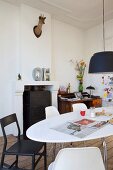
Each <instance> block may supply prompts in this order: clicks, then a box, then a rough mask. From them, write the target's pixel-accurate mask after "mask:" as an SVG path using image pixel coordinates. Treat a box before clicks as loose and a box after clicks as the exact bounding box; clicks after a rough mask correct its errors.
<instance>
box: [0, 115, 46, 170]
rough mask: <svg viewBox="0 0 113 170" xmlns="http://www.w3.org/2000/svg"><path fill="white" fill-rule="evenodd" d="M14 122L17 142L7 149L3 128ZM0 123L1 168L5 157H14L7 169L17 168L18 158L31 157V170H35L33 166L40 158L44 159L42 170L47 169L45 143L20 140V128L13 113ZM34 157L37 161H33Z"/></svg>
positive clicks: (0, 120)
mask: <svg viewBox="0 0 113 170" xmlns="http://www.w3.org/2000/svg"><path fill="white" fill-rule="evenodd" d="M14 122H15V123H16V125H17V130H18V136H17V142H16V143H14V144H13V145H12V146H11V147H10V148H8V149H7V143H8V142H7V135H6V130H5V127H6V126H7V125H10V124H12V123H14ZM0 123H1V128H2V132H3V138H4V146H3V152H2V156H1V168H3V167H4V165H5V162H4V159H5V156H6V155H15V156H16V160H15V161H14V162H13V163H12V164H11V165H10V166H9V168H12V167H14V166H15V167H18V157H19V156H31V157H32V170H34V169H35V166H36V165H37V163H38V162H39V161H40V159H41V158H42V157H44V170H46V169H47V159H46V143H41V142H36V141H32V140H25V139H21V137H20V127H19V123H18V120H17V117H16V114H15V113H14V114H11V115H9V116H6V117H4V118H2V119H0ZM36 155H38V158H37V160H35V156H36Z"/></svg>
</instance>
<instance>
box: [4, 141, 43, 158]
mask: <svg viewBox="0 0 113 170" xmlns="http://www.w3.org/2000/svg"><path fill="white" fill-rule="evenodd" d="M43 146H44V143H42V142H35V141H32V140H20V141H19V142H16V143H15V144H14V145H12V146H11V147H10V148H9V149H7V151H6V152H5V153H6V154H7V155H8V154H11V155H13V154H14V155H15V153H16V154H17V155H19V154H21V155H33V154H37V153H38V152H39V151H40V150H41V148H42V147H43ZM38 154H39V153H38Z"/></svg>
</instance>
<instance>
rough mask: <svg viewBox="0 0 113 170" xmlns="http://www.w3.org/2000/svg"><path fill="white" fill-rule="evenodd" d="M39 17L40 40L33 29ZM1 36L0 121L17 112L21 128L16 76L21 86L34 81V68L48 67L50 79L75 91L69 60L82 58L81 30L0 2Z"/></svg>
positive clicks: (29, 9) (26, 8) (19, 98)
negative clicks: (43, 20) (50, 73)
mask: <svg viewBox="0 0 113 170" xmlns="http://www.w3.org/2000/svg"><path fill="white" fill-rule="evenodd" d="M40 14H44V15H45V16H46V20H45V25H43V30H42V35H41V37H40V38H36V37H35V35H34V33H33V27H34V26H35V25H37V22H38V17H39V15H40ZM0 35H1V36H0V59H1V62H0V80H1V81H0V94H1V100H0V118H1V117H3V116H5V115H8V114H11V113H13V112H16V113H17V116H18V119H19V123H20V125H21V126H22V121H21V120H22V108H19V106H21V105H22V98H21V94H15V88H16V85H17V86H19V87H20V88H21V82H19V83H16V82H18V81H17V75H18V73H20V74H21V75H22V82H23V84H24V82H32V81H33V78H32V70H33V68H35V67H50V68H52V75H51V80H56V81H59V82H60V84H61V85H66V86H67V84H68V83H71V90H77V88H78V84H77V83H78V81H77V79H76V73H75V70H74V67H73V66H72V65H71V64H70V62H69V60H70V59H73V58H76V59H78V60H79V59H81V58H83V32H82V31H81V30H78V29H76V28H74V27H72V26H70V25H68V24H64V23H61V22H59V21H57V20H54V19H51V15H50V14H48V13H45V12H43V11H40V10H37V9H35V8H31V7H29V6H27V5H24V4H21V6H13V5H11V4H9V3H5V2H3V1H0ZM18 108H19V109H18ZM8 131H9V133H11V132H12V131H14V129H12V130H11V129H9V128H8ZM0 134H1V133H0Z"/></svg>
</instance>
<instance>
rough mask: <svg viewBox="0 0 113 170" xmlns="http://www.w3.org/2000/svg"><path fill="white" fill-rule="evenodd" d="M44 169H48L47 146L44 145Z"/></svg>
mask: <svg viewBox="0 0 113 170" xmlns="http://www.w3.org/2000/svg"><path fill="white" fill-rule="evenodd" d="M44 170H47V147H46V143H45V145H44Z"/></svg>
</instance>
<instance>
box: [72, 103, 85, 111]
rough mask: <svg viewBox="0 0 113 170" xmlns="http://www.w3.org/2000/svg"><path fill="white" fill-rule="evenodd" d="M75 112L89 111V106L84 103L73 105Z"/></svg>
mask: <svg viewBox="0 0 113 170" xmlns="http://www.w3.org/2000/svg"><path fill="white" fill-rule="evenodd" d="M72 108H73V112H74V111H80V110H87V106H86V105H85V104H84V103H75V104H73V105H72Z"/></svg>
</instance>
